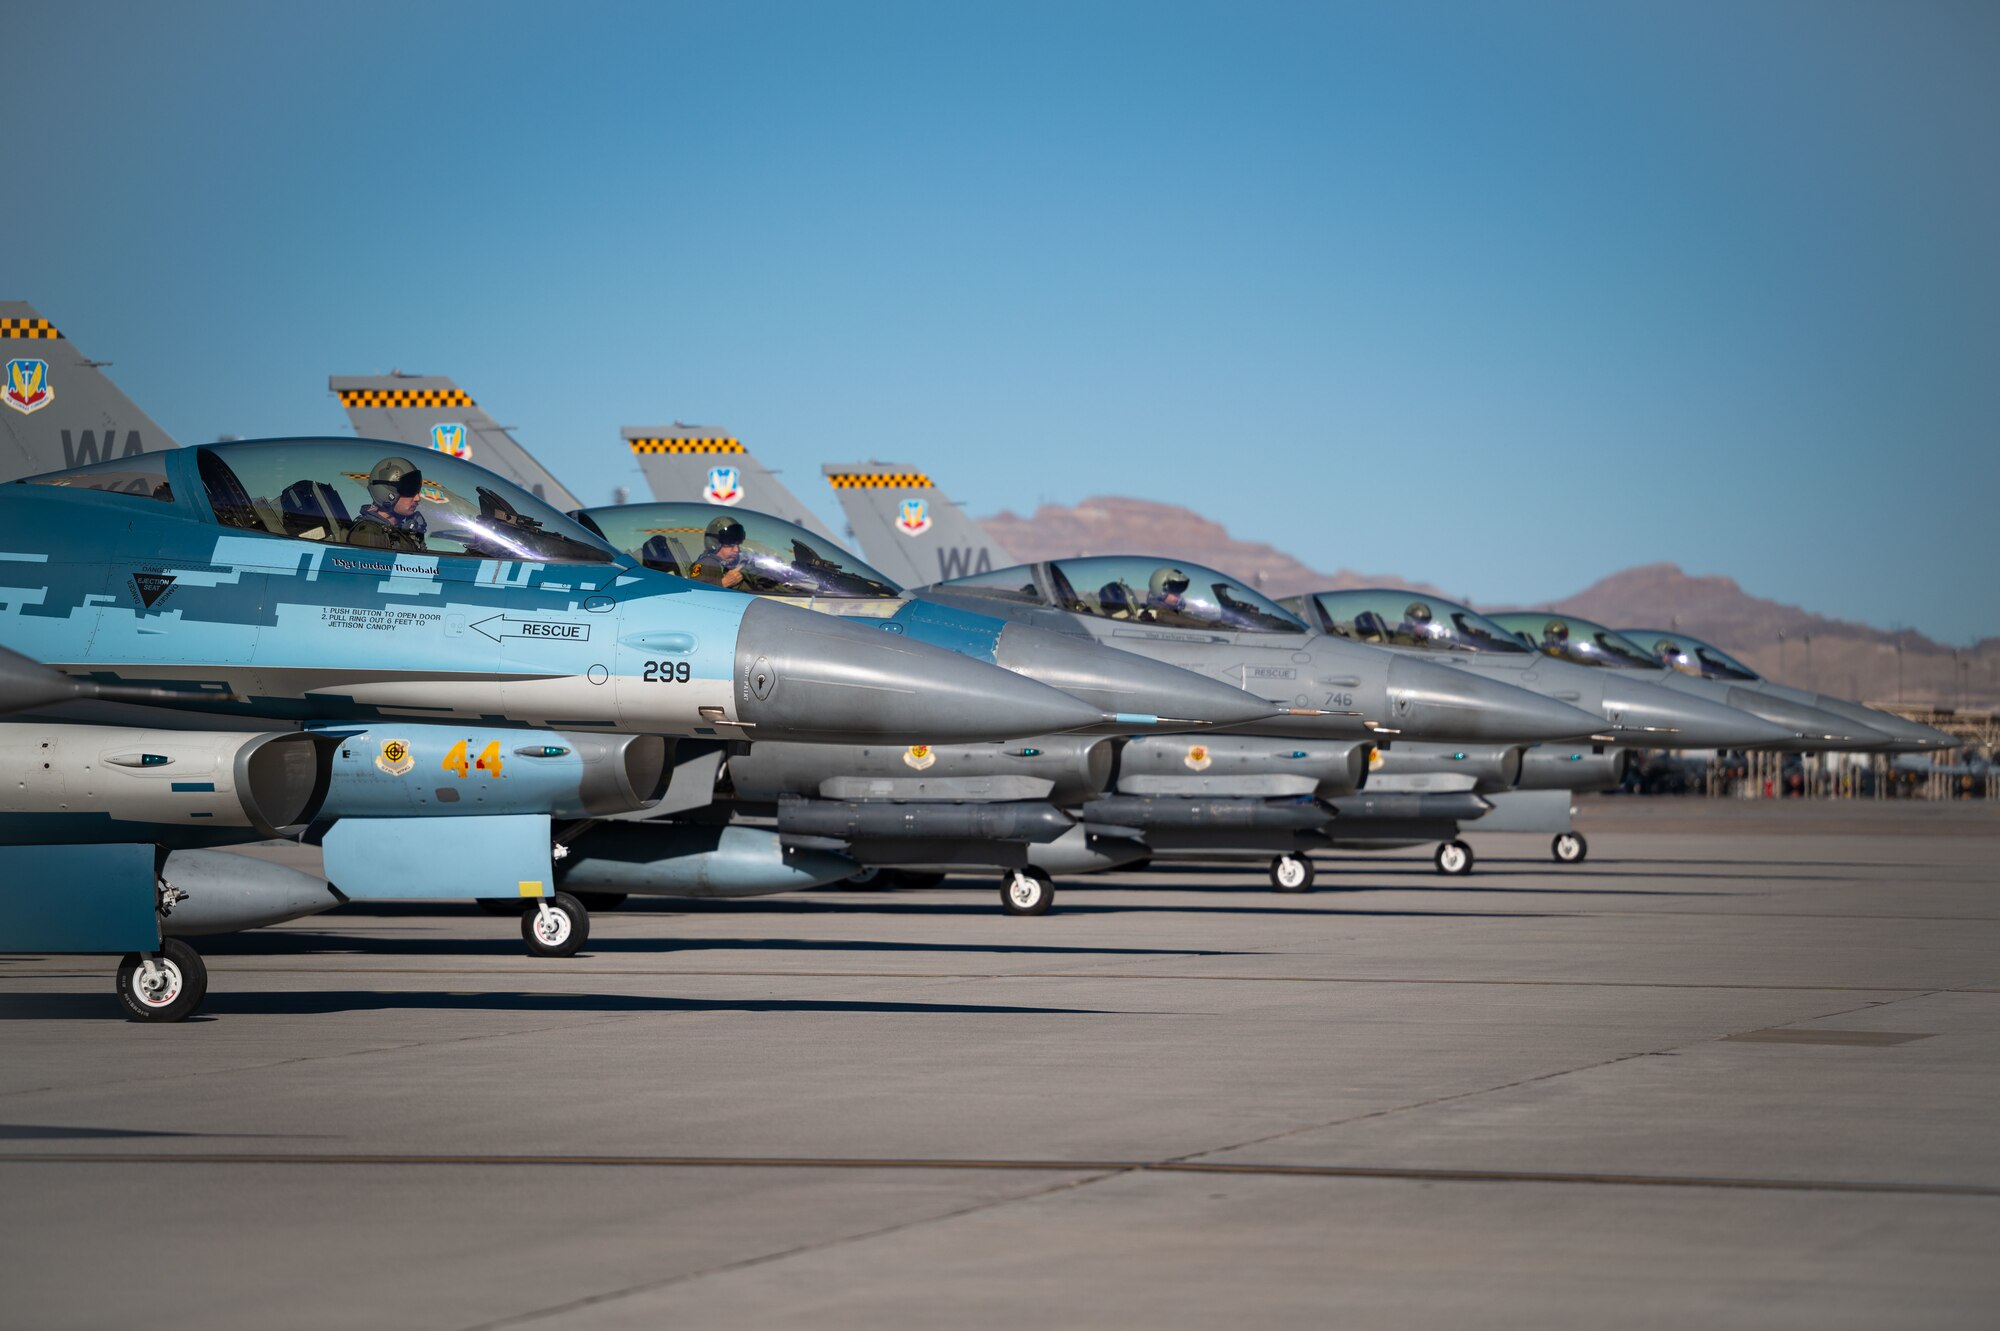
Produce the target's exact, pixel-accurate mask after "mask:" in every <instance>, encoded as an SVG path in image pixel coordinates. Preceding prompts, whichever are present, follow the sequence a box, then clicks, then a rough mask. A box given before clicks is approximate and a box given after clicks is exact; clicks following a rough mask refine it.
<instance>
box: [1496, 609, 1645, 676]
mask: <svg viewBox="0 0 2000 1331" xmlns="http://www.w3.org/2000/svg"><path fill="white" fill-rule="evenodd" d="M1492 619H1493V622H1494V623H1495V624H1498V625H1499V626H1500V627H1501V628H1504V629H1507V630H1508V631H1510V632H1513V633H1517V634H1519V635H1520V636H1521V637H1522V638H1524V639H1525V640H1526V641H1527V643H1528V645H1529V646H1531V647H1533V648H1534V649H1535V650H1536V651H1539V652H1540V653H1541V654H1542V655H1544V656H1553V657H1555V658H1556V659H1557V660H1558V661H1573V662H1575V663H1576V664H1577V665H1587V666H1605V667H1609V668H1611V669H1616V670H1659V669H1661V668H1662V667H1661V665H1660V663H1659V662H1658V661H1655V660H1654V659H1653V658H1652V656H1651V655H1650V654H1649V653H1648V652H1647V651H1646V649H1645V648H1643V647H1641V646H1640V645H1639V644H1638V643H1636V642H1633V641H1632V640H1631V639H1630V638H1627V637H1625V636H1624V635H1623V634H1620V633H1616V632H1614V631H1612V630H1611V629H1608V628H1606V627H1604V625H1602V624H1594V623H1592V622H1591V621H1590V620H1587V619H1578V618H1577V617H1576V616H1575V615H1557V614H1550V613H1547V612H1544V611H1517V612H1513V613H1509V614H1505V615H1494V616H1493V617H1492Z"/></svg>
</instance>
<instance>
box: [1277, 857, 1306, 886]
mask: <svg viewBox="0 0 2000 1331" xmlns="http://www.w3.org/2000/svg"><path fill="white" fill-rule="evenodd" d="M1312 885H1313V866H1312V861H1311V860H1309V859H1307V858H1306V857H1305V856H1303V855H1280V856H1278V857H1277V858H1276V859H1273V860H1272V861H1271V886H1272V887H1274V888H1276V889H1277V890H1278V891H1280V892H1310V891H1312Z"/></svg>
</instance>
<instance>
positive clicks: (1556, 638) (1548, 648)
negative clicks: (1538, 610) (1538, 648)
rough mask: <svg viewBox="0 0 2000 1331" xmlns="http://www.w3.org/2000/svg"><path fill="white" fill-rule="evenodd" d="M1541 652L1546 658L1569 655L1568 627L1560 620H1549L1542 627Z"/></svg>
mask: <svg viewBox="0 0 2000 1331" xmlns="http://www.w3.org/2000/svg"><path fill="white" fill-rule="evenodd" d="M1542 652H1543V653H1544V654H1545V655H1548V656H1566V655H1568V653H1569V625H1568V624H1566V623H1564V622H1563V621H1562V620H1560V619H1551V620H1550V621H1549V622H1548V623H1546V624H1544V625H1542Z"/></svg>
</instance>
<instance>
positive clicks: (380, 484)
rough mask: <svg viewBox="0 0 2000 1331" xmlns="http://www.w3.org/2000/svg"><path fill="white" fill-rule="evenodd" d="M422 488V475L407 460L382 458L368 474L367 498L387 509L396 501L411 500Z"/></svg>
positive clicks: (412, 463)
mask: <svg viewBox="0 0 2000 1331" xmlns="http://www.w3.org/2000/svg"><path fill="white" fill-rule="evenodd" d="M423 488H424V474H423V473H422V472H420V471H418V470H417V464H416V463H414V462H412V461H410V460H409V459H408V458H383V459H382V460H381V461H380V462H378V463H376V464H375V470H373V471H371V472H369V473H368V497H369V498H370V499H372V500H374V501H375V502H376V503H378V504H381V505H383V506H384V507H387V506H388V505H390V504H393V503H394V502H396V500H398V499H412V498H414V497H416V496H417V495H418V494H419V493H421V492H422V490H423Z"/></svg>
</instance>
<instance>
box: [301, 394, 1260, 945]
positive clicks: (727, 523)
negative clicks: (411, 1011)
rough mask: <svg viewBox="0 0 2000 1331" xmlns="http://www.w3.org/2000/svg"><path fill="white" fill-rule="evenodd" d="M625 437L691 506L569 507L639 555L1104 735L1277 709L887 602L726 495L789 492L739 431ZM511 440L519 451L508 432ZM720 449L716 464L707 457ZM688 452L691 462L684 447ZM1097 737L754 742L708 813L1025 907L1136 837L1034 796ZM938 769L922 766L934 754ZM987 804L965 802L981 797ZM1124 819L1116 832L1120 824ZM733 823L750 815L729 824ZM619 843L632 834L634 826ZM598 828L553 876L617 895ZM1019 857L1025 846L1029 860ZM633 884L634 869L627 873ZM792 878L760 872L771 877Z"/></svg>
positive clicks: (850, 570) (1050, 788) (1131, 847)
mask: <svg viewBox="0 0 2000 1331" xmlns="http://www.w3.org/2000/svg"><path fill="white" fill-rule="evenodd" d="M331 382H332V385H333V387H334V389H335V391H336V392H338V393H340V395H341V397H342V400H343V401H344V402H350V403H375V402H380V401H383V400H385V398H387V396H388V395H390V394H393V393H395V392H397V391H398V389H397V381H395V380H386V381H385V380H382V379H368V378H357V377H340V378H335V379H334V380H332V381H331ZM424 383H425V384H426V386H427V387H426V389H425V390H424V391H425V392H427V393H429V394H431V395H434V396H437V397H441V398H446V399H449V400H452V401H459V400H461V399H463V400H469V397H468V396H467V395H466V394H464V393H463V392H462V390H460V389H458V388H457V386H456V385H455V384H454V383H453V382H452V381H451V380H449V379H442V378H431V379H426V380H425V381H424ZM379 410H380V409H379V408H377V407H373V406H367V407H361V406H356V407H350V416H351V417H352V418H353V419H354V420H355V422H356V425H357V428H362V427H363V426H364V425H365V426H367V427H369V428H388V429H389V430H391V431H392V432H397V431H400V432H402V433H401V437H402V438H403V439H404V441H405V442H408V443H411V444H414V445H419V446H424V445H426V441H429V442H430V443H433V444H434V443H435V442H436V441H435V439H434V438H433V437H432V435H431V434H430V433H428V432H430V431H435V429H436V428H437V426H436V425H435V424H434V423H429V422H427V421H426V420H425V419H423V418H420V417H415V416H410V415H407V414H406V415H405V417H403V418H402V419H400V420H385V419H383V418H382V417H381V416H379V415H375V416H370V415H366V414H364V413H366V412H371V411H379ZM625 439H626V443H627V446H628V447H629V448H631V449H632V451H633V452H634V454H636V455H637V456H639V457H640V458H641V460H642V462H643V463H645V465H646V471H647V474H648V476H649V478H650V479H651V480H652V481H653V482H654V484H655V485H656V486H684V487H686V488H685V491H684V493H686V494H688V495H689V496H690V497H691V498H692V497H698V499H699V502H698V503H691V504H638V505H626V506H622V507H612V508H600V509H580V510H578V511H577V512H576V514H575V516H576V517H577V518H578V519H579V520H580V521H582V522H584V523H585V524H586V525H588V526H590V527H591V528H592V530H594V531H597V532H598V533H599V534H601V535H603V536H604V537H605V538H606V539H607V540H608V541H610V542H611V543H612V544H613V545H615V546H617V547H618V548H619V549H621V550H624V551H626V552H627V553H628V554H630V555H632V556H633V557H634V558H636V559H639V560H640V561H641V562H642V563H644V564H645V565H646V566H648V567H650V568H653V569H656V570H658V571H662V572H666V573H670V574H673V575H676V576H683V577H688V578H692V579H694V580H696V581H702V582H707V583H710V584H712V585H715V586H720V587H724V588H727V589H729V590H735V591H741V592H744V593H746V594H759V595H763V596H766V597H770V598H773V599H781V600H787V601H791V602H793V603H795V604H798V605H802V606H805V607H808V608H811V609H814V610H817V611H821V612H824V613H828V614H833V615H836V616H840V617H844V618H848V619H852V620H854V621H856V622H859V623H867V624H873V625H879V626H880V627H881V628H883V629H885V630H888V631H890V632H892V633H895V634H898V635H899V636H906V637H910V638H914V639H917V640H920V641H927V642H932V643H935V644H937V645H941V646H946V647H948V648H950V649H952V650H954V651H959V652H964V653H969V654H972V655H974V656H976V657H978V658H979V659H982V660H987V661H991V662H993V663H995V664H999V665H1003V666H1005V667H1006V668H1008V669H1011V670H1014V671H1017V672H1018V673H1021V674H1023V675H1026V676H1028V677H1029V678H1032V679H1037V680H1040V681H1042V682H1044V683H1048V684H1051V685H1053V686H1055V687H1059V688H1061V689H1062V690H1063V691H1064V692H1066V693H1069V694H1071V695H1072V696H1074V697H1078V698H1082V699H1085V700H1087V701H1091V702H1093V703H1095V704H1097V705H1099V706H1101V707H1103V708H1104V709H1105V710H1106V711H1107V712H1109V713H1110V714H1111V715H1112V717H1113V718H1114V719H1113V720H1112V721H1111V722H1110V723H1108V724H1107V725H1104V726H1100V727H1094V728H1088V727H1087V728H1085V730H1086V731H1091V730H1095V731H1097V732H1099V733H1104V734H1130V733H1135V732H1148V733H1150V732H1158V731H1162V730H1184V729H1191V728H1206V727H1211V726H1215V725H1225V724H1239V723H1242V722H1246V721H1253V720H1257V719H1260V718H1263V717H1267V716H1270V715H1271V714H1272V713H1273V711H1274V710H1275V709H1274V708H1273V707H1272V705H1271V704H1269V703H1267V702H1264V701H1262V700H1260V699H1258V698H1256V697H1254V696H1252V695H1250V694H1247V693H1245V692H1243V691H1242V690H1240V689H1238V688H1236V687H1234V686H1233V685H1229V684H1225V683H1221V682H1218V681H1215V680H1212V679H1208V678H1205V677H1202V676H1199V675H1194V674H1190V673H1188V672H1186V671H1182V670H1178V669H1176V668H1174V667H1172V666H1167V665H1162V664H1160V663H1158V662H1156V661H1153V660H1150V659H1147V658H1145V657H1142V656H1135V655H1132V654H1130V653H1126V652H1122V651H1118V650H1115V649H1113V648H1111V647H1107V646H1104V645H1102V644H1099V643H1097V642H1095V641H1093V640H1092V639H1090V638H1089V637H1087V636H1083V635H1078V634H1072V633H1049V632H1046V631H1045V630H1042V629H1039V628H1035V627H1032V626H1028V625H1022V624H1014V623H1009V622H1006V621H1005V620H1000V619H995V618H993V617H991V616H987V615H983V614H976V613H971V612H966V611H961V610H953V609H949V608H945V607H940V606H935V605H930V604H926V603H922V602H916V601H910V600H906V599H902V598H901V596H900V590H899V589H898V588H896V587H895V586H894V585H893V584H892V583H889V582H887V581H886V580H884V579H883V578H882V577H881V575H880V574H878V573H876V572H875V571H874V570H872V569H870V568H868V567H867V566H866V565H865V564H862V563H861V562H860V561H859V560H858V559H856V558H855V557H854V556H852V555H850V554H849V553H848V552H847V551H845V550H843V549H841V548H840V546H839V545H838V543H836V542H835V541H834V540H833V539H832V538H831V537H830V536H827V535H825V534H824V527H823V525H819V524H817V522H816V520H815V528H814V529H807V528H804V527H801V526H797V525H794V524H792V523H789V522H787V521H784V520H783V519H780V518H778V517H775V516H772V515H768V514H764V513H759V512H756V511H754V510H752V509H747V508H743V507H739V505H740V504H741V503H742V501H743V499H744V497H745V494H746V490H747V489H750V488H754V489H755V491H756V492H757V493H759V494H763V495H767V496H770V497H772V498H779V499H789V500H791V503H790V506H791V507H793V508H800V507H802V506H799V505H797V503H796V500H795V499H793V498H792V497H791V496H789V495H788V494H787V493H785V492H783V491H782V487H780V486H778V485H777V483H776V482H775V480H774V479H772V478H771V476H770V473H768V472H765V471H763V470H762V469H761V468H759V467H757V466H756V465H755V463H754V461H753V460H752V459H750V458H749V457H748V455H747V454H745V452H744V450H743V449H742V446H741V444H740V443H738V442H737V441H736V440H734V439H732V438H729V437H728V436H727V435H726V434H724V433H722V432H720V431H703V430H699V429H694V430H690V427H672V428H671V429H667V428H634V429H628V430H627V431H626V432H625ZM508 443H509V445H510V446H511V447H513V448H515V449H517V450H518V448H519V446H518V445H517V444H514V443H513V441H512V440H509V441H508ZM715 458H724V459H727V460H728V463H729V465H728V466H719V465H712V464H711V462H710V460H711V459H715ZM689 459H693V462H689V461H688V460H689ZM1109 752H1110V750H1109V749H1108V748H1107V747H1105V746H1103V745H1097V744H1091V743H1088V742H1086V741H1084V740H1081V739H1079V738H1078V736H1077V734H1076V733H1075V732H1072V733H1071V734H1069V735H1062V736H1042V737H1036V738H1034V739H1031V740H1029V741H1025V742H1024V743H1022V744H1021V745H1018V746H1007V747H1004V748H1002V747H998V746H954V745H946V744H918V745H912V746H908V747H907V748H902V749H883V750H873V749H867V748H861V749H849V748H831V747H828V746H823V745H779V744H772V743H763V742H760V743H753V744H751V745H750V746H749V748H748V750H747V751H739V752H735V753H733V754H732V755H731V756H730V757H729V759H728V763H727V767H726V769H720V768H719V769H718V772H717V775H718V777H719V778H720V779H722V780H723V782H724V784H725V787H726V793H727V794H728V795H729V796H730V798H729V799H728V801H727V802H726V804H725V805H724V806H723V811H724V812H725V813H726V814H727V815H728V816H732V817H741V816H744V814H745V812H746V811H747V812H748V815H749V816H752V817H758V818H760V819H762V824H761V825H768V826H771V827H775V829H776V831H777V833H778V834H779V835H780V836H782V837H783V838H784V844H785V846H786V847H788V848H795V849H800V850H818V851H829V850H838V851H840V852H843V853H846V854H849V855H852V856H854V857H855V858H857V859H859V860H860V861H861V862H862V863H864V864H868V865H878V866H879V865H886V864H895V865H914V866H922V867H924V868H931V867H932V866H947V867H958V866H966V865H982V866H988V867H996V868H999V869H1001V870H1002V880H1001V899H1002V904H1003V907H1004V908H1005V909H1006V910H1008V911H1009V912H1010V913H1015V914H1040V913H1042V912H1044V911H1046V910H1047V909H1048V906H1049V903H1050V901H1051V900H1052V894H1051V888H1052V879H1051V877H1050V875H1051V873H1052V872H1054V871H1062V870H1065V869H1068V868H1073V867H1106V866H1109V865H1111V864H1115V863H1122V862H1126V861H1129V860H1130V859H1133V858H1136V857H1137V856H1139V855H1141V854H1143V853H1144V847H1143V846H1142V845H1140V844H1138V843H1137V842H1136V841H1135V840H1133V839H1132V838H1131V837H1130V836H1111V835H1100V834H1098V832H1097V831H1096V830H1095V829H1092V828H1090V827H1086V826H1084V825H1082V824H1080V823H1079V822H1078V821H1077V819H1075V818H1074V817H1072V816H1070V815H1068V814H1066V813H1063V812H1061V810H1060V809H1059V808H1058V807H1057V802H1054V801H1052V800H1051V799H1050V798H1049V796H1050V795H1051V794H1053V793H1054V792H1056V791H1057V790H1058V789H1059V788H1060V789H1061V790H1065V791H1066V790H1068V789H1070V788H1071V786H1072V785H1073V781H1074V774H1075V773H1077V772H1079V771H1081V772H1085V773H1087V772H1090V771H1101V769H1102V766H1103V763H1104V756H1105V755H1107V754H1108V753H1109ZM934 768H935V769H936V770H932V769H934ZM981 804H984V805H990V806H993V807H984V808H981V807H976V806H978V805H981ZM715 816H716V814H715V813H714V812H713V811H711V812H708V813H703V812H698V811H696V810H694V809H692V808H689V809H681V810H679V811H678V817H679V819H680V820H681V821H686V822H693V823H696V824H698V825H705V823H704V820H710V821H712V819H713V818H714V817H715ZM1121 830H1122V829H1121ZM730 834H732V835H750V834H752V833H751V830H750V829H747V828H743V827H741V826H740V825H732V826H731V828H730ZM619 836H620V837H621V838H622V839H623V843H629V844H630V845H631V846H633V847H634V848H641V847H643V845H644V837H643V835H642V834H641V833H639V832H637V831H630V832H621V833H620V834H619ZM606 840H607V838H605V837H604V836H603V835H602V834H597V835H596V836H595V837H594V839H593V843H592V845H591V859H590V861H589V863H588V864H587V865H579V866H577V867H576V868H575V869H572V870H570V871H569V873H570V875H571V876H570V877H568V878H566V879H565V881H566V882H569V883H576V882H579V881H583V880H582V879H579V878H578V877H576V875H579V874H582V875H588V876H589V879H588V880H589V881H590V883H591V885H592V887H593V889H594V890H602V891H607V892H616V891H618V890H621V889H622V888H626V887H627V886H628V880H627V879H625V878H623V877H619V876H617V875H616V874H615V873H614V877H618V881H603V882H600V881H599V878H600V876H602V875H603V874H605V873H607V872H612V870H609V869H607V865H608V864H610V863H611V861H610V860H608V858H607V854H606V851H605V844H606ZM1030 856H1032V857H1033V860H1032V862H1031V860H1030ZM633 881H635V880H633ZM797 885H798V884H797V883H796V882H795V881H794V880H793V879H791V878H789V877H783V876H780V877H774V879H773V881H772V884H771V890H773V891H778V890H787V889H789V888H791V887H794V886H797Z"/></svg>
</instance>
